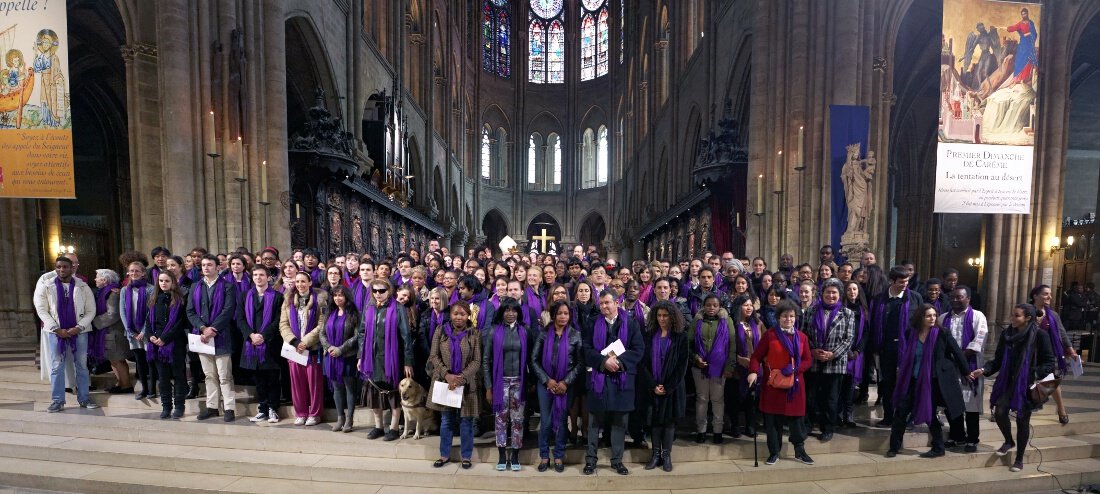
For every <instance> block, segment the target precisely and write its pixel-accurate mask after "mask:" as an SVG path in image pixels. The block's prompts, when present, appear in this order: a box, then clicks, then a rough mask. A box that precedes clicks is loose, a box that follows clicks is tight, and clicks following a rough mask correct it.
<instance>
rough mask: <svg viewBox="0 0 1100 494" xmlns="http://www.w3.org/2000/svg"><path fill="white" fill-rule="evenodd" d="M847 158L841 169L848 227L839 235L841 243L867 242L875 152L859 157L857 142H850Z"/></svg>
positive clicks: (868, 238)
mask: <svg viewBox="0 0 1100 494" xmlns="http://www.w3.org/2000/svg"><path fill="white" fill-rule="evenodd" d="M847 149H848V159H847V161H846V162H845V163H844V168H842V169H841V172H840V178H841V181H842V182H843V183H844V199H845V202H847V203H848V229H847V230H846V231H845V232H844V235H843V236H842V237H841V244H843V245H849V244H852V245H853V246H854V245H858V244H867V243H868V242H869V240H870V237H869V235H868V234H867V217H868V216H870V215H871V180H872V179H873V178H874V176H875V166H876V165H877V161H876V160H875V152H874V151H867V158H865V159H860V158H859V150H860V145H859V143H856V144H850V145H848V147H847Z"/></svg>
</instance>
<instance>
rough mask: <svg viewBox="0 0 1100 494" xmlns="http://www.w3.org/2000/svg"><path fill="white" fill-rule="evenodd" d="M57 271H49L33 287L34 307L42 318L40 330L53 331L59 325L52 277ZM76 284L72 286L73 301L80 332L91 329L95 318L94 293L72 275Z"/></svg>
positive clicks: (53, 277) (55, 276) (55, 290)
mask: <svg viewBox="0 0 1100 494" xmlns="http://www.w3.org/2000/svg"><path fill="white" fill-rule="evenodd" d="M55 278H57V273H54V272H49V273H46V274H44V275H42V277H41V278H39V279H38V284H37V285H36V286H35V287H34V309H35V311H37V312H38V317H39V319H42V332H44V333H53V332H54V331H55V330H57V329H58V328H59V327H60V325H59V323H58V322H57V286H56V285H54V279H55ZM73 282H74V283H76V286H75V287H74V288H73V301H74V305H75V306H76V325H77V327H79V328H80V332H81V333H86V332H88V331H91V330H92V319H94V318H95V293H93V292H92V288H91V287H89V286H88V284H87V283H85V282H84V281H83V280H81V279H80V278H77V277H76V276H73Z"/></svg>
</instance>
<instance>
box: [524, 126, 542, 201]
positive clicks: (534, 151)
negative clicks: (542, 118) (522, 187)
mask: <svg viewBox="0 0 1100 494" xmlns="http://www.w3.org/2000/svg"><path fill="white" fill-rule="evenodd" d="M539 141H540V139H539V135H538V134H537V133H535V134H531V137H530V139H528V140H527V188H528V189H535V188H537V187H535V186H536V185H537V184H538V182H539V166H538V157H539V152H538V148H539Z"/></svg>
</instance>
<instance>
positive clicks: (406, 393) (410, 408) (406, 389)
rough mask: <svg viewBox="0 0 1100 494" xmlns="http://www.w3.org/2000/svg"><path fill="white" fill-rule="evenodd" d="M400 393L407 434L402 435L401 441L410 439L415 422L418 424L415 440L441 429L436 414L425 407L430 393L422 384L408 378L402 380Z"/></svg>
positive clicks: (399, 387)
mask: <svg viewBox="0 0 1100 494" xmlns="http://www.w3.org/2000/svg"><path fill="white" fill-rule="evenodd" d="M398 391H400V392H401V410H402V411H403V412H405V432H404V433H402V434H401V439H405V438H406V437H409V432H410V431H412V427H413V426H412V423H413V422H416V434H414V435H413V439H420V438H421V437H422V436H426V435H428V431H429V430H438V429H439V424H438V421H437V419H436V416H435V412H433V411H432V410H429V409H428V408H427V407H425V406H424V405H425V404H426V403H427V397H428V393H427V392H426V391H424V387H423V386H421V385H420V383H418V382H416V381H414V380H412V379H411V378H408V377H406V378H404V379H402V380H401V384H400V385H399V386H398Z"/></svg>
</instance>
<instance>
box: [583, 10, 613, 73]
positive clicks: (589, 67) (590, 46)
mask: <svg viewBox="0 0 1100 494" xmlns="http://www.w3.org/2000/svg"><path fill="white" fill-rule="evenodd" d="M581 6H582V8H581V80H582V81H588V80H592V79H595V78H597V77H600V76H604V75H607V50H608V38H609V36H610V34H609V33H608V24H607V22H608V19H607V17H608V13H607V0H581Z"/></svg>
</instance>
